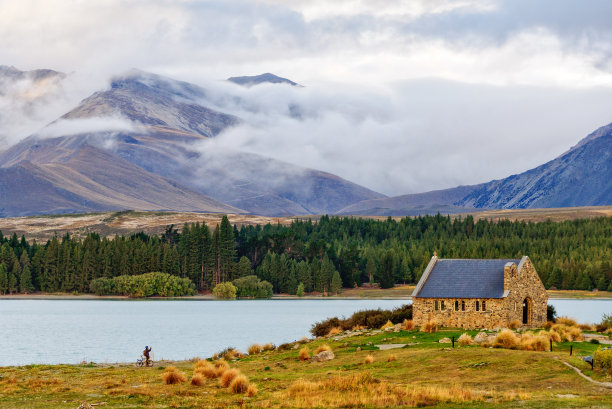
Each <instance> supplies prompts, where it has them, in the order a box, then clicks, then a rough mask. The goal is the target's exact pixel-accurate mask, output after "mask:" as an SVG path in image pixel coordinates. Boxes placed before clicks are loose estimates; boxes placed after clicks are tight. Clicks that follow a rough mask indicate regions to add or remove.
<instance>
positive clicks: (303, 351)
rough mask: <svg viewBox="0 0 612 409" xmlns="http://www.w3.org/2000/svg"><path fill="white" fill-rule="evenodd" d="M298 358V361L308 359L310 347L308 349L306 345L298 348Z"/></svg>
mask: <svg viewBox="0 0 612 409" xmlns="http://www.w3.org/2000/svg"><path fill="white" fill-rule="evenodd" d="M299 358H300V361H308V360H309V359H310V349H308V347H303V348H302V349H300V354H299Z"/></svg>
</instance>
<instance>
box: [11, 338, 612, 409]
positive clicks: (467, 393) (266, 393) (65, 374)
mask: <svg viewBox="0 0 612 409" xmlns="http://www.w3.org/2000/svg"><path fill="white" fill-rule="evenodd" d="M461 333H463V331H460V330H445V331H440V332H437V333H433V334H426V333H422V332H417V331H401V332H389V333H385V332H378V333H372V332H365V333H362V334H360V335H357V336H349V337H346V338H342V335H340V336H336V338H328V339H318V340H314V341H313V340H310V341H303V342H304V345H300V344H299V343H295V344H291V345H287V349H282V350H281V349H276V350H274V351H268V352H263V353H261V354H257V355H253V356H247V357H244V358H241V359H238V360H235V361H231V362H230V365H231V367H232V368H237V369H239V370H240V371H241V372H242V373H243V374H245V375H246V376H247V377H248V379H249V381H250V382H251V383H252V384H254V385H255V386H256V387H257V388H258V393H257V394H256V395H255V396H253V397H246V396H245V395H244V394H234V393H231V392H230V390H228V389H227V388H223V387H221V386H220V385H219V381H218V380H217V379H207V380H206V381H205V382H204V383H203V385H202V386H192V385H191V384H190V383H189V378H191V376H192V375H193V372H194V362H195V361H196V359H194V360H192V361H183V362H160V363H156V365H155V366H154V367H153V368H136V367H134V366H133V365H128V364H117V365H109V364H104V365H97V364H94V363H90V364H83V365H53V366H46V365H29V366H25V367H7V368H0V408H26V407H27V408H77V407H78V406H79V405H80V404H81V402H83V401H87V402H88V403H90V404H92V405H94V407H101V408H109V409H110V408H168V407H169V408H229V407H244V408H298V407H308V408H315V407H316V408H352V407H363V408H378V407H389V408H393V407H400V406H404V407H406V406H407V407H416V406H428V407H435V408H456V407H470V408H559V407H563V408H606V407H611V406H612V389H608V388H603V387H600V386H597V385H595V384H592V383H590V382H588V381H586V380H585V379H583V378H582V377H580V376H579V375H577V374H576V373H575V372H574V371H573V370H571V369H570V368H568V367H567V366H565V365H564V364H563V363H562V362H561V361H562V360H566V361H569V362H571V363H572V364H573V365H575V366H578V367H579V368H580V369H582V370H583V371H584V372H585V373H586V374H587V375H589V376H592V377H593V378H596V379H599V380H606V379H607V380H608V381H609V380H610V377H609V376H606V374H604V373H602V372H601V371H598V370H596V371H594V372H593V371H591V369H590V366H588V365H587V364H585V363H583V362H582V361H581V360H580V359H578V358H576V357H575V356H576V355H586V354H591V353H592V352H593V351H594V350H595V349H596V347H597V346H596V345H593V344H590V343H577V342H575V343H574V344H573V345H574V354H575V356H574V357H573V358H570V356H569V343H562V344H555V345H554V352H528V351H518V350H504V349H492V348H483V347H480V346H468V347H457V346H456V347H455V348H454V349H453V348H451V345H450V344H440V343H438V342H437V341H438V340H439V339H440V338H442V337H451V336H454V337H455V338H457V337H458V336H459V335H460V334H461ZM470 333H471V334H475V333H476V332H473V331H471V332H470ZM228 342H231V341H228ZM323 343H326V344H328V345H329V346H331V348H332V349H333V351H334V353H335V355H336V357H335V359H333V360H331V361H327V362H309V361H305V362H303V361H300V360H299V359H298V354H299V352H298V351H299V349H301V348H303V347H304V346H306V347H308V348H309V349H310V351H313V350H314V349H315V348H316V347H317V346H319V345H321V344H323ZM379 344H408V345H407V346H405V347H403V348H400V349H392V350H386V351H385V350H379V349H378V348H377V347H376V345H379ZM358 348H361V350H360V351H359V350H358ZM368 355H369V356H371V357H372V359H373V362H372V363H370V364H367V363H365V362H366V357H367V356H368ZM168 365H174V366H176V367H177V368H178V369H179V370H180V371H182V372H183V373H184V374H185V375H186V376H187V382H185V383H181V384H175V385H166V384H164V383H163V382H162V379H161V375H162V373H164V370H165V368H166V367H167V366H168Z"/></svg>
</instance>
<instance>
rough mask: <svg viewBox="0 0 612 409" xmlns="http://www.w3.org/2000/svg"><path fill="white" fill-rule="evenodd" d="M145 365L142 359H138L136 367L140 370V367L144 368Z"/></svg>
mask: <svg viewBox="0 0 612 409" xmlns="http://www.w3.org/2000/svg"><path fill="white" fill-rule="evenodd" d="M143 365H144V362H142V359H137V360H136V366H137V367H139V368H140V367H142V366H143Z"/></svg>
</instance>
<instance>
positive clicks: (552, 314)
mask: <svg viewBox="0 0 612 409" xmlns="http://www.w3.org/2000/svg"><path fill="white" fill-rule="evenodd" d="M546 320H547V321H552V322H555V321H556V320H557V310H555V306H554V305H550V304H548V305H547V306H546Z"/></svg>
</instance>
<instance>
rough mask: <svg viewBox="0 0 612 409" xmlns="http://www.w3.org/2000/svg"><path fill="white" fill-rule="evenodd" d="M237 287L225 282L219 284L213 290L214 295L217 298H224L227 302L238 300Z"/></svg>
mask: <svg viewBox="0 0 612 409" xmlns="http://www.w3.org/2000/svg"><path fill="white" fill-rule="evenodd" d="M236 291H237V290H236V286H235V285H234V284H232V283H230V282H229V281H228V282H223V283H219V284H217V285H216V286H215V288H213V294H214V295H215V297H217V298H223V299H226V300H233V299H235V298H236Z"/></svg>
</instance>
